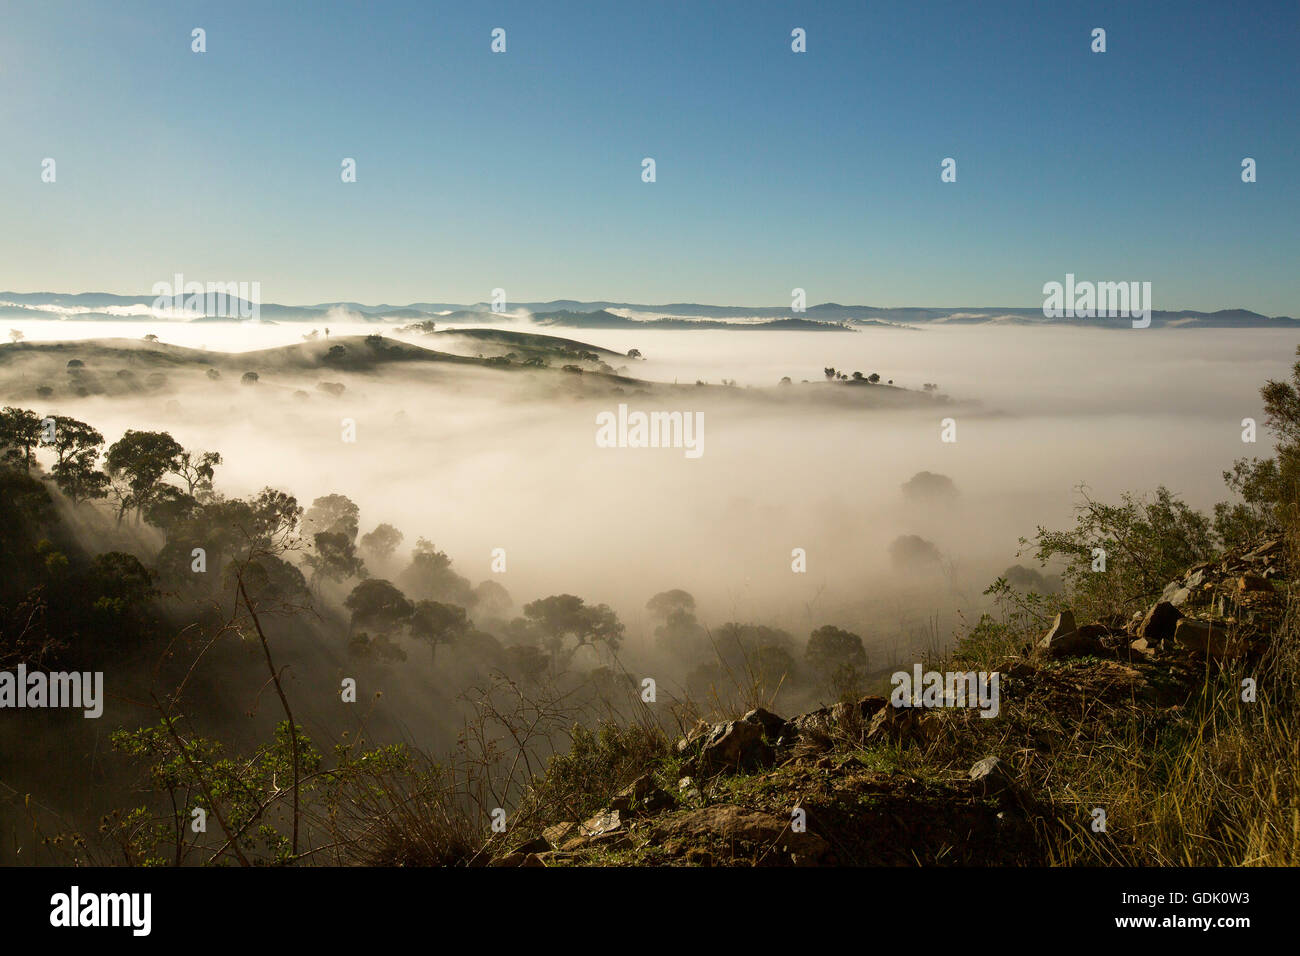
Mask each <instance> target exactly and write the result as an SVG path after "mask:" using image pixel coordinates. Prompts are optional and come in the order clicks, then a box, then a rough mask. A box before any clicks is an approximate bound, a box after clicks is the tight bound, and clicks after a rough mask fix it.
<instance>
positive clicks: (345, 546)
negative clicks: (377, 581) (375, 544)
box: [307, 531, 366, 581]
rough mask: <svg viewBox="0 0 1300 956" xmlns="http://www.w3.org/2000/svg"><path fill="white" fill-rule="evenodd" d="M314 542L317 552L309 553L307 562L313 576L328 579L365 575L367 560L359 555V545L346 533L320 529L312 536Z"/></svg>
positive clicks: (336, 579) (335, 579)
mask: <svg viewBox="0 0 1300 956" xmlns="http://www.w3.org/2000/svg"><path fill="white" fill-rule="evenodd" d="M312 544H313V545H315V552H314V553H311V554H308V555H307V564H308V565H309V566H310V567H311V569H312V572H313V576H315V577H322V578H325V579H326V580H328V581H343V580H346V579H347V578H355V577H364V576H365V573H366V566H365V562H363V561H362V560H361V558H359V557H358V556H357V546H356V545H355V544H353V543H352V541H351V539H349V538H348V537H347V536H346V535H344V534H340V533H339V532H336V531H320V532H318V533H317V534H315V535H314V536H313V537H312Z"/></svg>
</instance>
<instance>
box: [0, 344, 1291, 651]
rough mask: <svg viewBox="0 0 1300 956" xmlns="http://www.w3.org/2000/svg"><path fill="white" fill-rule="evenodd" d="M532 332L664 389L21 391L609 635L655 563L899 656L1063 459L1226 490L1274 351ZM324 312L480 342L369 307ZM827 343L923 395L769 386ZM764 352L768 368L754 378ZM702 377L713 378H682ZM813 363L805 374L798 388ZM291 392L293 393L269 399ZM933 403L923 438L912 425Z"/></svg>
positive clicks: (1002, 547) (381, 377)
mask: <svg viewBox="0 0 1300 956" xmlns="http://www.w3.org/2000/svg"><path fill="white" fill-rule="evenodd" d="M119 325H120V326H122V327H123V328H121V329H119V328H117V326H119ZM502 327H504V328H512V329H516V330H523V329H526V328H527V327H526V326H524V325H521V324H511V325H506V326H502ZM23 331H24V332H25V333H26V335H27V340H28V341H29V342H37V341H40V340H50V339H53V338H55V337H58V338H64V339H76V338H84V337H87V336H91V335H93V336H95V337H104V336H105V335H106V334H111V333H121V332H123V331H129V334H130V337H131V338H132V339H136V340H138V339H139V338H140V337H141V336H143V335H144V334H145V333H147V332H152V333H154V334H157V335H158V336H159V337H160V340H161V341H162V342H164V343H173V344H181V345H187V346H190V347H197V346H199V345H204V346H206V347H207V348H209V349H212V350H218V351H231V352H234V351H250V350H254V349H264V348H269V347H273V346H276V345H283V344H290V343H296V342H300V341H301V340H302V337H303V335H304V334H305V333H307V332H310V329H309V328H306V327H304V326H301V325H290V324H283V325H260V326H258V325H248V324H245V325H234V324H221V323H203V324H180V323H143V322H130V323H105V322H46V323H26V324H25V325H24V326H23ZM533 331H540V332H543V333H545V334H552V335H562V336H566V337H569V338H573V339H577V340H579V341H582V342H586V343H590V344H591V345H594V346H600V347H604V348H608V349H611V350H614V351H617V352H619V353H626V352H627V351H628V350H629V349H632V348H636V349H639V350H640V351H641V352H642V353H643V355H644V356H645V360H644V361H632V360H628V361H622V362H620V361H619V360H617V359H613V358H610V359H608V361H610V363H611V364H612V365H614V366H615V367H616V368H623V367H625V369H626V374H628V375H631V376H635V377H637V378H642V379H646V380H651V381H655V382H661V383H673V382H678V383H681V384H682V385H684V386H690V387H685V388H680V389H675V390H669V391H664V392H654V393H650V394H643V395H638V394H636V392H635V391H628V392H627V393H625V394H622V395H610V394H601V395H599V396H591V397H583V396H582V395H581V394H569V393H565V394H563V395H562V396H557V395H555V394H553V393H549V392H547V391H545V390H536V389H534V388H533V387H532V386H530V385H529V384H527V383H526V382H525V379H524V378H523V377H522V376H521V375H520V374H518V373H510V372H500V371H496V370H487V369H481V368H472V369H470V368H460V367H449V366H446V365H443V364H423V365H419V366H418V367H416V366H406V365H400V364H399V365H389V366H385V367H383V369H382V370H380V371H376V372H370V373H365V374H353V373H344V372H338V373H333V372H327V373H322V372H321V371H320V370H319V369H315V370H307V371H299V370H294V369H285V370H283V371H274V370H273V371H263V372H262V373H261V381H260V384H259V385H258V386H257V387H256V388H241V387H239V385H238V375H237V374H234V375H232V374H227V375H226V376H225V378H224V379H223V381H222V382H220V383H216V385H215V386H213V384H212V383H208V382H203V381H202V380H201V373H198V372H195V373H194V382H193V383H192V384H191V383H190V382H189V380H188V379H187V378H186V377H185V375H184V373H183V372H169V373H168V375H169V383H168V386H167V389H168V394H167V395H160V394H158V393H151V394H148V395H141V396H139V397H125V398H124V397H115V398H109V397H90V398H85V399H69V398H68V397H66V396H56V397H55V399H54V400H52V401H51V403H49V404H50V406H51V407H48V408H47V407H44V406H39V405H38V404H37V405H36V407H38V410H40V411H42V412H52V411H57V412H59V413H61V414H70V415H74V416H76V417H78V418H81V419H84V420H86V421H89V422H91V423H93V424H95V425H96V426H97V427H98V428H100V430H101V431H103V432H104V434H105V437H106V438H107V439H108V441H109V442H112V441H113V440H115V439H116V438H117V437H119V436H120V434H121V432H122V431H124V430H125V429H126V428H128V427H130V428H136V429H163V430H167V431H170V432H171V433H172V434H173V435H174V436H175V437H176V438H177V439H178V440H180V441H181V442H182V443H183V444H185V445H186V446H187V447H197V448H203V449H211V450H217V451H220V452H221V454H222V455H223V456H224V459H225V461H224V464H223V465H222V466H221V467H220V468H219V469H218V471H217V487H218V489H219V490H221V491H222V492H224V493H226V494H229V495H242V494H248V493H252V492H255V491H257V490H258V489H260V488H262V487H263V486H266V485H271V486H273V487H277V488H281V489H283V490H286V491H288V492H290V493H292V494H294V495H296V496H297V497H298V499H299V501H301V502H302V503H303V504H304V505H306V504H309V503H310V502H311V501H312V500H313V499H314V498H316V497H318V496H321V495H326V494H331V493H338V494H344V495H347V496H348V497H350V498H351V499H353V500H354V501H355V502H356V503H357V504H358V505H359V506H360V508H361V530H362V531H363V532H365V531H368V530H369V529H371V528H373V527H374V526H375V525H376V524H378V523H380V522H389V523H391V524H393V525H395V526H396V527H398V528H399V529H400V530H401V531H402V532H403V533H404V535H405V537H406V540H405V542H404V544H403V551H405V550H406V549H408V548H409V547H410V546H411V545H413V544H414V542H415V540H416V538H417V537H421V536H423V537H426V538H429V539H430V540H432V541H433V542H434V543H435V545H436V546H437V547H438V548H439V549H440V550H444V551H446V552H447V553H448V554H449V555H450V556H451V558H452V559H453V560H454V562H455V564H454V567H455V569H456V570H457V571H458V572H459V573H460V574H462V575H464V576H466V577H468V578H469V579H471V581H473V582H475V583H477V582H479V581H481V580H485V579H489V578H490V579H493V580H496V581H497V582H498V583H500V584H502V585H503V586H505V587H506V588H507V589H508V590H509V592H510V594H511V596H512V598H513V599H514V600H515V602H516V604H517V605H518V604H522V603H524V602H526V601H528V600H532V599H533V598H536V597H540V596H544V595H547V594H553V593H560V592H568V593H573V594H578V595H580V596H582V597H583V598H585V599H587V600H588V601H589V602H605V603H608V604H610V605H611V606H612V607H613V608H614V609H615V610H616V611H617V612H618V614H619V615H620V617H621V618H622V620H623V621H624V623H625V624H627V626H628V641H627V652H628V653H629V654H630V655H633V657H634V658H635V656H636V655H637V654H638V653H639V652H640V651H644V650H645V649H646V647H647V641H648V635H649V631H650V630H651V629H652V626H651V625H650V624H649V622H648V621H647V620H646V619H645V612H644V605H645V602H646V600H647V599H648V598H649V597H650V596H652V595H653V594H655V593H657V592H659V591H662V590H665V589H668V588H674V587H679V588H683V589H685V590H687V591H689V592H691V593H692V594H693V595H695V597H696V599H697V600H698V602H699V606H700V617H701V620H702V622H704V623H705V624H706V625H710V626H715V625H717V624H720V623H722V622H725V621H731V620H738V621H755V622H762V623H769V624H773V625H776V626H782V627H785V628H787V629H789V630H791V631H792V632H793V633H794V634H796V636H797V637H799V638H801V639H802V638H806V636H807V633H808V631H809V630H810V629H811V628H812V627H815V626H818V625H820V624H826V623H834V624H837V625H839V626H843V627H846V628H849V629H852V630H854V631H855V632H857V633H860V634H862V635H863V637H864V640H865V641H866V643H867V645H868V648H869V649H870V648H872V647H875V648H876V649H877V650H883V651H884V653H886V654H889V655H904V654H905V653H908V652H909V651H910V650H912V649H914V647H915V644H916V641H917V640H927V641H932V640H933V638H934V636H935V635H934V630H935V629H933V628H929V629H927V628H925V627H922V628H921V630H922V631H926V633H922V634H919V635H918V626H919V625H924V624H926V623H927V622H930V621H931V619H932V616H933V615H934V614H939V615H940V621H939V625H938V627H937V631H938V632H939V633H938V637H939V638H941V639H945V640H946V639H948V638H950V637H951V636H952V633H953V632H954V631H955V630H956V629H957V628H958V627H959V626H960V623H961V622H960V620H959V619H958V618H957V617H956V612H957V611H958V610H963V611H965V612H967V613H969V612H970V611H971V610H973V609H975V608H977V607H978V606H979V605H980V604H981V601H982V599H981V598H980V596H979V595H980V591H981V590H982V589H983V587H984V586H986V585H987V584H988V583H989V582H990V581H991V580H992V578H993V577H995V576H996V575H997V574H998V573H1000V572H1001V571H1002V570H1003V569H1005V568H1006V567H1007V566H1008V565H1010V564H1013V563H1016V562H1017V561H1018V560H1019V561H1021V562H1022V563H1029V561H1028V559H1027V558H1021V559H1017V557H1016V551H1017V539H1018V538H1019V537H1020V536H1021V535H1032V533H1033V531H1034V529H1035V527H1036V526H1037V525H1046V526H1049V527H1060V526H1063V525H1065V524H1066V523H1068V522H1069V521H1070V517H1071V509H1072V507H1073V506H1074V505H1075V504H1076V503H1077V500H1078V498H1077V493H1076V486H1077V485H1078V484H1079V483H1080V482H1085V483H1086V484H1087V485H1088V487H1089V488H1090V489H1091V491H1092V492H1093V493H1094V494H1095V495H1097V496H1099V497H1102V498H1114V497H1115V496H1117V495H1118V494H1119V493H1120V492H1122V491H1126V490H1131V491H1136V492H1144V491H1149V490H1151V489H1153V488H1154V487H1155V486H1156V485H1157V484H1160V483H1164V484H1167V485H1168V486H1169V487H1170V488H1172V489H1173V490H1174V491H1176V492H1178V493H1179V494H1181V495H1182V496H1183V497H1184V499H1185V500H1186V501H1188V502H1189V503H1190V504H1192V505H1194V506H1196V507H1200V508H1208V507H1210V506H1211V505H1212V504H1213V502H1214V501H1216V500H1220V499H1223V498H1225V497H1227V494H1226V489H1225V488H1224V487H1223V484H1222V480H1221V472H1222V471H1223V470H1224V469H1225V468H1228V467H1229V466H1230V464H1231V462H1232V461H1233V460H1234V459H1235V458H1238V457H1242V456H1243V455H1244V456H1249V455H1251V454H1261V455H1262V454H1267V453H1268V444H1267V441H1268V439H1267V435H1266V434H1265V433H1263V432H1262V430H1261V442H1262V444H1261V445H1260V446H1250V445H1244V444H1243V443H1242V440H1241V421H1242V419H1243V418H1246V417H1254V418H1256V419H1257V420H1259V421H1261V426H1262V412H1261V403H1260V400H1259V395H1258V389H1259V386H1260V384H1262V382H1263V381H1264V379H1266V378H1269V377H1273V378H1277V377H1283V376H1284V375H1285V374H1286V371H1287V369H1288V367H1289V365H1290V363H1291V361H1292V357H1293V353H1294V348H1295V342H1294V341H1293V337H1292V336H1290V335H1289V334H1287V333H1285V332H1278V331H1273V330H1247V331H1230V330H1133V331H1131V332H1130V331H1114V330H1097V331H1092V330H1086V329H1061V328H1026V327H1023V326H1009V327H999V326H975V327H941V326H934V327H929V328H924V329H905V328H899V329H876V328H869V329H864V330H862V331H859V332H853V333H849V332H843V333H841V332H798V333H795V332H771V331H649V330H647V331H637V330H617V331H608V330H578V329H560V328H546V329H534V330H533ZM331 332H332V333H333V336H334V338H335V339H337V338H338V337H339V336H340V335H348V334H359V333H361V332H364V333H367V334H370V333H375V332H382V333H383V334H384V335H385V336H387V337H389V338H401V339H403V340H405V341H409V342H413V343H416V344H420V345H422V346H424V347H427V348H435V349H440V350H446V351H454V352H459V353H461V354H476V352H477V351H481V346H479V345H478V343H474V342H467V341H464V340H456V339H454V338H452V339H451V340H450V341H449V340H448V338H449V337H444V336H426V335H420V334H400V333H398V332H397V331H396V330H395V329H394V328H392V327H385V326H376V325H374V324H368V325H364V326H358V327H350V326H339V327H331ZM250 361H252V357H250ZM827 366H833V367H835V368H837V369H840V370H841V371H843V372H846V373H851V372H852V371H861V372H863V373H864V374H870V373H872V372H878V373H879V374H880V375H881V376H882V380H884V381H888V380H893V382H894V384H895V385H897V386H901V387H904V388H909V389H917V390H918V391H919V390H920V389H921V387H922V385H923V383H927V382H930V383H937V384H938V385H939V390H938V391H939V392H940V393H942V394H943V395H944V396H947V398H948V399H949V403H948V404H943V403H940V402H937V401H930V400H926V401H921V402H919V404H916V405H912V406H907V407H895V406H890V407H878V406H876V405H873V404H872V403H870V402H867V401H863V402H861V403H855V402H852V401H847V402H840V403H835V404H824V403H808V402H804V401H796V400H792V397H793V396H797V395H799V394H800V389H801V386H800V385H799V383H801V382H802V381H803V380H805V379H806V380H809V381H810V382H814V383H815V382H820V381H822V380H823V378H824V376H823V371H822V370H823V369H824V368H825V367H827ZM536 374H537V375H550V376H552V377H554V376H555V375H558V374H559V373H558V372H556V373H536ZM782 376H790V377H791V378H792V379H793V380H794V383H795V385H794V386H793V387H792V388H778V387H777V382H778V381H779V380H780V378H781V377H782ZM724 379H727V380H734V381H735V382H736V383H737V387H736V388H734V389H721V388H710V389H703V388H695V387H693V383H694V382H696V381H697V380H703V381H705V382H708V383H709V384H710V385H714V386H716V385H718V384H719V383H720V382H721V381H722V380H724ZM321 380H333V381H339V382H342V383H344V384H345V385H346V391H345V392H344V394H343V395H342V396H341V397H338V398H332V397H330V396H327V395H323V394H322V393H320V392H317V391H315V390H313V383H315V382H319V381H321ZM749 386H752V388H749ZM815 388H820V389H821V390H822V391H823V392H824V391H825V390H826V388H827V387H826V386H824V385H822V386H807V387H802V394H808V392H809V389H815ZM299 389H302V390H305V391H306V392H307V393H308V394H307V395H306V396H303V395H298V396H297V397H295V396H294V394H293V393H294V392H295V391H296V390H299ZM844 391H846V392H854V393H856V394H857V395H861V396H865V395H866V394H867V393H869V392H870V391H871V389H845V390H844ZM169 399H170V400H169ZM619 402H626V403H627V404H628V406H629V408H630V409H631V410H633V411H635V410H644V411H647V412H649V411H681V412H684V413H687V412H703V413H704V415H703V420H704V432H703V445H702V448H703V454H702V455H701V457H699V458H698V459H691V458H688V457H687V456H686V455H685V454H684V453H683V451H682V450H681V449H670V448H600V447H597V445H596V442H595V432H596V428H595V417H596V415H597V413H599V412H601V411H615V410H616V408H617V404H618V403H619ZM26 404H35V403H32V402H27V403H26ZM948 417H951V418H952V419H954V421H955V423H956V441H955V442H950V443H948V442H943V441H941V436H940V432H941V420H942V419H944V418H948ZM344 419H352V420H354V421H355V423H356V441H355V442H354V443H348V442H345V441H344V440H343V439H342V437H341V434H342V431H341V429H342V422H343V420H344ZM920 471H931V472H936V473H940V474H943V475H946V476H948V477H949V478H951V479H952V481H953V483H954V484H955V486H956V488H957V490H958V492H959V496H958V498H957V499H956V501H955V502H953V503H951V504H949V505H944V506H938V505H934V504H928V505H924V506H916V505H912V506H909V505H908V504H907V503H906V502H905V501H904V499H903V497H902V494H901V492H900V486H901V485H902V484H903V483H904V482H905V481H907V480H908V479H909V478H910V477H911V476H912V475H914V474H916V473H917V472H920ZM904 534H917V535H920V536H922V537H924V538H926V539H928V540H930V541H933V542H934V543H935V545H936V546H937V547H938V548H939V550H940V551H941V552H942V553H943V555H944V557H945V562H944V566H943V567H942V568H941V569H940V570H939V571H936V572H935V573H934V574H932V575H920V576H918V575H916V574H907V575H900V574H898V573H896V572H895V570H894V569H893V567H892V566H891V561H890V558H889V554H888V551H887V548H888V545H889V544H890V543H891V542H892V541H893V540H894V539H895V538H897V537H898V536H900V535H904ZM495 548H503V549H505V552H506V560H507V570H506V572H505V573H504V574H494V573H492V572H491V570H490V559H491V554H492V550H493V549H495ZM794 548H802V549H804V550H805V551H806V554H807V572H806V573H802V574H797V573H794V572H793V571H792V570H791V554H792V549H794Z"/></svg>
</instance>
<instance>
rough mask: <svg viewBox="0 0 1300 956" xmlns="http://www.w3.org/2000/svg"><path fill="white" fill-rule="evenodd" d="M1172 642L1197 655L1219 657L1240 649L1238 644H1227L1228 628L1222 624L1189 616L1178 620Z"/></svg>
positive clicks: (1228, 655) (1230, 654)
mask: <svg viewBox="0 0 1300 956" xmlns="http://www.w3.org/2000/svg"><path fill="white" fill-rule="evenodd" d="M1174 643H1176V644H1178V645H1179V646H1180V647H1183V648H1186V649H1187V650H1189V651H1191V652H1192V653H1193V654H1196V655H1197V656H1206V657H1213V658H1220V659H1221V658H1224V657H1230V656H1234V655H1235V653H1238V652H1239V651H1240V647H1239V645H1238V646H1236V647H1230V646H1229V642H1228V629H1227V628H1226V627H1224V626H1223V625H1222V624H1218V623H1212V622H1210V621H1199V620H1196V619H1195V618H1190V617H1185V618H1183V619H1182V620H1180V621H1179V622H1178V627H1177V628H1176V629H1175V630H1174ZM1234 643H1237V642H1234ZM1230 651H1231V652H1232V653H1230Z"/></svg>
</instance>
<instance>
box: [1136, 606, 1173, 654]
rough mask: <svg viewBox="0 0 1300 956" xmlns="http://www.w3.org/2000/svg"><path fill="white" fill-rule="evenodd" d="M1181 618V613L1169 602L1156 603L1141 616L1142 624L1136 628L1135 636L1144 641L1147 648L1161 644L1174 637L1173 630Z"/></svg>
mask: <svg viewBox="0 0 1300 956" xmlns="http://www.w3.org/2000/svg"><path fill="white" fill-rule="evenodd" d="M1182 616H1183V612H1182V611H1180V610H1178V608H1176V607H1174V605H1173V604H1171V603H1170V602H1169V601H1157V602H1156V603H1155V604H1153V605H1151V610H1149V611H1147V613H1146V614H1145V615H1144V616H1143V618H1142V623H1141V624H1139V625H1138V628H1137V636H1138V637H1140V638H1142V639H1144V640H1145V641H1146V643H1147V646H1149V647H1153V646H1154V645H1156V644H1163V643H1164V642H1165V641H1167V640H1169V639H1170V638H1172V637H1173V636H1174V628H1175V627H1176V626H1177V625H1178V621H1179V619H1180V618H1181V617H1182Z"/></svg>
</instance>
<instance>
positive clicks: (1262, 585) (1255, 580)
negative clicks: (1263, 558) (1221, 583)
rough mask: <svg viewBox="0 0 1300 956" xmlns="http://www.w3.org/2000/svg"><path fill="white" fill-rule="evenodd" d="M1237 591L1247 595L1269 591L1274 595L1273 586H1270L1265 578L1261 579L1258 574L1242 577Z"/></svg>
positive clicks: (1238, 579)
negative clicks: (1252, 592) (1253, 592)
mask: <svg viewBox="0 0 1300 956" xmlns="http://www.w3.org/2000/svg"><path fill="white" fill-rule="evenodd" d="M1237 590H1238V591H1239V592H1240V593H1242V594H1247V593H1249V592H1251V591H1267V592H1268V593H1269V594H1272V593H1273V585H1271V584H1269V583H1268V581H1267V580H1266V579H1265V578H1262V577H1260V576H1259V575H1258V574H1243V575H1242V576H1241V577H1239V578H1237Z"/></svg>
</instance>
